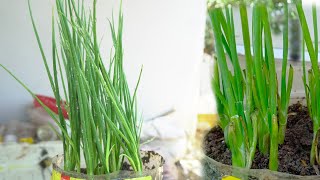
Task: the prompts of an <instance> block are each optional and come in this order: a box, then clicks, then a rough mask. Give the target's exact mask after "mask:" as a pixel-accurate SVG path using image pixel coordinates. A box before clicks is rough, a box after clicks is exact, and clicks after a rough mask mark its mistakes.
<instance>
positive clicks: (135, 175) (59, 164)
mask: <svg viewBox="0 0 320 180" xmlns="http://www.w3.org/2000/svg"><path fill="white" fill-rule="evenodd" d="M141 158H142V162H143V172H134V171H128V170H126V171H119V172H114V173H110V174H105V175H96V176H88V175H86V174H83V173H76V172H68V171H64V170H63V169H62V168H63V163H64V160H63V155H57V156H56V157H54V158H53V165H52V166H53V172H52V177H51V180H66V179H67V180H82V179H94V180H106V179H107V180H130V179H134V180H162V178H163V164H164V159H163V157H162V156H161V155H159V154H158V153H155V152H153V151H141ZM124 163H126V162H124Z"/></svg>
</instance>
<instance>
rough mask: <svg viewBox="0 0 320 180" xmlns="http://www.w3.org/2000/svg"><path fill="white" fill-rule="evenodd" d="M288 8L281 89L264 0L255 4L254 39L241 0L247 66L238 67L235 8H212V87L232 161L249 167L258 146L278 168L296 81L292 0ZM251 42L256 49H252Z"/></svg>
mask: <svg viewBox="0 0 320 180" xmlns="http://www.w3.org/2000/svg"><path fill="white" fill-rule="evenodd" d="M283 6H284V12H285V14H284V16H285V22H284V30H283V61H282V73H281V86H280V87H281V89H280V93H278V81H277V74H276V67H275V58H274V49H273V42H272V36H271V27H270V22H269V18H268V15H269V9H268V7H267V5H266V4H258V3H257V4H254V5H253V6H252V9H253V12H252V13H253V15H252V27H251V28H252V43H251V41H250V39H251V38H250V37H251V36H250V31H249V23H248V15H247V13H248V12H247V6H246V4H244V3H243V4H242V3H240V4H239V10H240V17H241V28H242V33H243V42H244V50H245V65H246V67H245V70H243V69H242V68H241V67H240V61H239V57H238V54H237V43H236V33H235V27H234V19H233V9H232V7H231V6H226V7H224V8H215V7H213V6H211V7H209V9H208V12H209V15H210V17H211V23H212V26H213V31H214V36H215V50H216V63H215V67H214V77H213V81H212V86H213V90H214V93H215V95H216V98H217V104H218V113H219V119H220V121H219V124H220V126H221V128H222V129H223V131H224V137H225V140H226V143H227V145H228V147H229V149H230V151H231V153H232V165H233V166H239V167H246V168H250V167H251V165H252V161H253V159H254V155H255V151H256V148H257V146H258V148H259V150H260V152H262V153H264V154H268V153H269V157H270V160H269V168H270V169H271V170H277V169H278V144H281V143H283V142H284V135H285V129H286V123H287V110H288V104H289V99H290V93H291V89H292V81H293V68H292V67H291V66H290V68H289V76H288V77H287V59H288V4H287V3H283ZM251 44H252V47H253V53H251Z"/></svg>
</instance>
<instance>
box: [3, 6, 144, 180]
mask: <svg viewBox="0 0 320 180" xmlns="http://www.w3.org/2000/svg"><path fill="white" fill-rule="evenodd" d="M96 2H97V1H96V0H94V1H93V6H92V7H93V10H92V11H88V10H86V8H85V5H84V2H83V1H81V0H78V1H76V0H56V1H55V3H56V14H57V18H55V17H54V15H52V64H53V66H52V69H51V68H50V67H49V65H48V64H49V63H48V62H49V61H48V59H47V57H46V56H45V53H44V51H43V47H42V43H41V40H40V37H39V34H38V31H37V27H36V23H35V20H34V17H33V15H32V10H31V5H30V2H29V12H30V17H31V20H32V25H33V30H34V33H35V35H36V39H37V42H38V45H39V49H40V52H41V55H42V60H43V63H44V65H45V69H46V71H47V74H48V78H49V81H50V84H51V87H52V91H53V93H54V96H55V99H56V100H57V107H58V110H59V115H58V118H56V117H55V115H54V114H53V113H52V112H51V111H50V109H49V108H47V107H46V106H45V105H43V104H42V103H41V102H39V103H40V104H41V105H42V106H44V108H45V110H46V111H47V112H48V113H49V115H51V117H53V119H55V121H56V123H57V124H58V126H59V127H60V129H61V132H62V142H63V150H64V170H66V171H76V172H80V164H81V162H80V159H81V158H80V157H81V156H82V155H83V157H84V161H85V164H86V170H87V174H88V175H89V176H92V175H98V174H107V173H112V172H115V171H119V170H120V169H121V166H122V163H123V160H124V158H126V159H128V160H129V162H130V164H131V166H132V167H133V169H134V171H138V172H141V171H142V170H143V169H142V160H141V158H140V128H141V123H140V120H138V118H139V117H138V113H137V108H136V91H137V87H138V84H139V81H140V76H141V72H140V76H139V78H138V83H137V87H136V88H135V92H134V94H133V95H131V93H130V91H129V87H128V83H127V80H126V75H125V72H124V70H123V45H122V30H123V15H122V11H121V10H120V12H119V16H118V22H117V26H115V22H114V21H113V19H112V21H111V22H110V29H111V34H112V40H113V49H114V53H111V54H110V55H111V56H112V63H110V65H109V67H108V68H106V67H105V65H104V63H103V60H102V56H101V53H100V49H99V45H98V41H97V39H98V37H97V30H96V27H97V24H96V6H97V4H96ZM120 9H121V8H120ZM53 14H54V13H53ZM56 25H57V26H56ZM55 26H56V27H58V30H57V31H56V29H55ZM56 33H57V34H58V35H59V37H56V36H57V34H56ZM1 67H2V68H4V69H5V70H6V71H7V72H8V73H9V74H11V75H12V76H13V77H14V78H15V79H16V80H17V81H18V82H19V83H20V84H21V85H22V86H23V87H24V88H25V89H26V90H27V91H28V92H29V93H30V94H31V95H32V96H33V97H35V98H36V96H35V95H34V93H33V92H32V91H31V90H30V89H29V88H28V87H27V86H26V85H25V84H23V83H22V82H21V81H20V80H19V79H18V78H17V77H16V76H14V74H13V73H11V72H10V71H9V70H8V69H7V68H5V67H4V66H3V65H1ZM64 74H65V76H64ZM59 78H60V80H61V81H62V86H63V93H61V92H60V87H59V86H60V84H61V82H60V80H59ZM62 94H64V95H65V98H66V102H67V104H66V107H67V111H68V115H69V121H70V130H68V129H67V125H66V122H65V119H64V118H63V115H62V107H61V102H62ZM38 101H39V100H38Z"/></svg>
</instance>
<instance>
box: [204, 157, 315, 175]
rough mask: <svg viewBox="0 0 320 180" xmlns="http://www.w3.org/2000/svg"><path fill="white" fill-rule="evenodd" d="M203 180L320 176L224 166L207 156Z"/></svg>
mask: <svg viewBox="0 0 320 180" xmlns="http://www.w3.org/2000/svg"><path fill="white" fill-rule="evenodd" d="M202 164H203V169H202V171H203V179H204V180H220V179H222V178H223V177H226V176H234V177H237V178H239V179H241V180H245V179H248V180H294V179H300V180H302V179H303V180H316V179H320V176H298V175H292V174H288V173H281V172H277V171H271V170H268V169H245V168H238V167H233V166H229V165H225V164H222V163H220V162H217V161H215V160H214V159H212V158H210V157H208V156H205V157H204V158H203V160H202Z"/></svg>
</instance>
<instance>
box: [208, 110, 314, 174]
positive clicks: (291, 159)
mask: <svg viewBox="0 0 320 180" xmlns="http://www.w3.org/2000/svg"><path fill="white" fill-rule="evenodd" d="M312 137H313V130H312V121H311V119H310V117H309V115H308V109H307V108H306V107H304V106H302V105H301V104H294V105H292V106H290V107H289V115H288V123H287V131H286V136H285V142H284V144H282V145H280V146H279V169H278V171H280V172H286V173H290V174H296V175H303V176H307V175H316V172H315V170H314V168H313V167H312V166H311V165H310V163H309V159H310V158H309V156H310V149H311V141H312ZM204 151H205V154H206V155H208V156H209V157H211V158H213V159H215V160H217V161H219V162H221V163H224V164H228V165H231V153H230V151H229V150H228V149H227V146H226V144H225V142H224V137H223V131H222V130H221V128H220V127H215V128H213V129H211V131H210V132H208V134H207V135H206V136H205V138H204ZM268 162H269V157H268V156H266V155H263V154H262V153H260V152H259V150H258V149H257V151H256V155H255V159H254V161H253V164H252V169H268Z"/></svg>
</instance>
